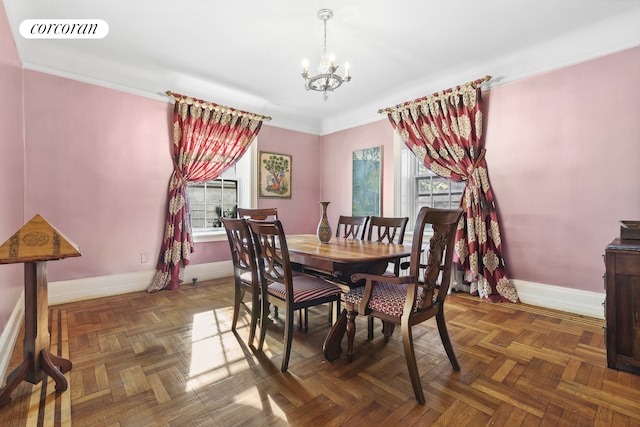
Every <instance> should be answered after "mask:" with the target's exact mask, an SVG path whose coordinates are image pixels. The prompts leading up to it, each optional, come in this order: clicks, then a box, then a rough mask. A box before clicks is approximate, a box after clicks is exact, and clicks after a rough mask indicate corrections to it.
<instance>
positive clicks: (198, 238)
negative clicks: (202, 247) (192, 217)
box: [193, 230, 227, 243]
mask: <svg viewBox="0 0 640 427" xmlns="http://www.w3.org/2000/svg"><path fill="white" fill-rule="evenodd" d="M225 240H227V232H226V231H224V230H215V231H213V230H212V231H194V232H193V243H206V242H222V241H225Z"/></svg>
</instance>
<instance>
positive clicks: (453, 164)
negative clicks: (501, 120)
mask: <svg viewBox="0 0 640 427" xmlns="http://www.w3.org/2000/svg"><path fill="white" fill-rule="evenodd" d="M488 79H489V77H486V78H484V79H479V80H476V81H474V82H469V83H466V84H464V85H461V86H457V87H456V88H452V89H448V90H445V91H442V92H439V93H434V94H433V95H431V96H427V97H423V98H418V99H416V100H413V101H409V102H406V103H404V104H401V105H397V106H395V107H390V108H386V109H384V110H381V111H380V112H386V113H387V115H388V118H389V121H390V122H391V125H392V126H393V128H394V129H395V131H396V132H398V133H399V135H400V136H401V138H402V140H403V141H404V143H405V144H406V145H407V147H409V148H410V149H411V150H412V151H413V153H414V154H415V155H416V156H417V157H418V158H419V159H420V160H421V161H422V163H423V164H424V165H425V166H426V167H427V168H429V169H430V170H431V171H433V172H434V173H436V174H438V175H440V176H442V177H446V178H449V179H452V180H454V181H466V186H465V189H464V193H463V196H462V201H461V204H462V208H463V210H464V215H463V216H462V218H461V219H460V222H459V224H458V230H457V234H456V262H458V263H460V264H461V265H462V266H463V268H464V269H465V281H466V282H469V283H470V285H471V292H472V293H473V294H475V295H480V296H481V297H482V298H485V299H488V300H491V301H511V302H518V301H519V299H518V294H517V292H516V290H515V288H514V287H513V285H512V284H511V282H510V281H509V278H508V276H507V271H506V267H505V263H504V258H503V256H502V241H501V237H500V226H499V224H498V212H497V209H496V204H495V199H494V196H493V192H492V191H491V185H490V183H489V174H488V171H487V162H486V160H485V158H484V154H485V149H484V147H483V143H484V141H483V138H482V119H483V115H482V108H481V106H482V93H481V83H482V82H483V81H485V80H488Z"/></svg>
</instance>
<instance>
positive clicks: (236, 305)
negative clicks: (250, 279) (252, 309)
mask: <svg viewBox="0 0 640 427" xmlns="http://www.w3.org/2000/svg"><path fill="white" fill-rule="evenodd" d="M242 296H243V293H242V291H241V289H240V288H239V287H238V285H237V284H236V285H235V291H234V297H233V321H232V322H231V330H232V331H235V330H236V325H237V324H238V314H239V312H240V303H241V302H242Z"/></svg>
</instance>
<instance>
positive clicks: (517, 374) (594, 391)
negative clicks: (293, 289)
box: [0, 279, 640, 427]
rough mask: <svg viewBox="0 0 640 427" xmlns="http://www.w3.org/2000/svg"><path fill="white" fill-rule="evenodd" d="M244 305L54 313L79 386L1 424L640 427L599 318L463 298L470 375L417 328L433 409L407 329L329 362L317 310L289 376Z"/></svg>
mask: <svg viewBox="0 0 640 427" xmlns="http://www.w3.org/2000/svg"><path fill="white" fill-rule="evenodd" d="M232 296H233V291H232V283H231V280H230V279H221V280H215V281H209V282H202V283H200V284H198V286H196V287H192V286H189V285H183V286H182V287H181V288H180V289H179V290H177V291H166V292H159V293H155V294H147V293H145V292H140V293H131V294H127V295H120V296H116V297H108V298H101V299H94V300H89V301H82V302H77V303H70V304H64V305H58V306H54V307H51V323H50V325H51V328H52V342H53V344H52V350H54V351H58V349H60V350H61V352H62V353H61V354H62V355H63V356H65V357H67V358H69V359H70V360H71V361H72V362H73V369H72V370H71V371H70V372H68V373H67V374H66V376H67V379H68V380H69V389H68V390H67V391H65V392H63V393H55V391H54V390H53V386H52V381H50V380H49V381H48V384H44V385H43V384H38V385H35V386H34V385H31V384H29V383H26V382H23V383H22V384H21V385H20V386H19V387H18V388H17V389H16V390H15V391H14V392H13V395H12V397H13V402H12V403H11V404H10V405H9V406H7V407H5V408H2V409H0V425H2V426H7V427H9V426H25V425H28V426H38V425H39V426H69V425H72V424H73V425H74V426H136V427H138V426H188V427H196V426H237V425H242V426H267V425H268V426H286V425H292V426H302V425H311V426H325V425H327V426H339V425H347V424H348V425H356V426H360V425H381V426H395V425H402V426H427V425H434V426H490V425H494V426H521V425H523V426H640V376H636V375H632V374H629V373H625V372H618V371H615V370H611V369H607V368H606V354H605V345H604V335H603V330H602V327H603V321H601V320H598V319H593V318H588V317H581V316H576V315H571V314H567V313H563V312H559V311H553V310H547V309H542V308H537V307H532V306H528V305H525V304H493V303H489V302H485V301H481V300H479V299H478V298H474V297H470V296H468V295H463V294H453V295H451V297H450V298H449V299H448V305H447V307H446V318H447V322H448V327H449V332H450V334H451V337H452V341H453V344H454V348H455V350H456V353H457V355H458V360H459V362H460V365H461V371H460V372H454V371H453V370H452V369H451V365H450V364H449V361H448V359H447V357H446V355H445V353H444V350H443V348H442V344H441V342H440V338H439V336H438V332H437V328H436V326H435V322H434V321H429V322H426V323H423V324H422V325H420V326H418V327H416V328H414V331H415V332H414V339H415V343H416V353H417V356H418V363H419V369H420V373H421V375H422V385H423V387H424V391H425V397H426V399H427V402H426V404H425V405H419V404H418V403H417V402H416V401H415V399H414V396H413V391H412V389H411V383H410V380H409V377H408V374H407V368H406V364H405V361H404V355H403V349H402V343H401V336H400V334H399V333H398V331H396V333H395V334H394V335H393V336H392V338H391V340H390V341H389V343H387V344H385V343H384V340H383V338H382V334H381V333H380V332H379V329H380V328H379V325H376V329H377V330H376V336H375V338H374V339H373V340H372V341H367V339H366V330H367V327H366V319H363V318H359V319H358V323H357V326H358V332H357V336H356V348H355V350H356V354H355V357H354V360H353V362H352V363H347V361H346V358H345V357H344V356H343V357H341V358H340V359H339V360H337V361H335V362H333V363H329V362H327V361H325V360H324V358H323V356H322V350H321V349H322V342H323V339H324V337H325V335H326V334H327V332H328V330H329V324H328V322H327V319H326V314H327V311H326V307H319V308H316V309H312V310H310V312H309V332H308V333H307V334H304V333H303V332H298V331H296V333H295V335H294V342H293V349H292V354H291V363H290V366H289V372H288V373H287V374H282V373H281V372H280V371H279V367H280V358H281V352H282V325H281V324H279V323H275V322H274V323H272V324H270V325H269V329H268V331H267V341H266V343H265V349H264V352H263V353H258V352H256V351H255V350H254V349H252V348H250V347H249V346H248V345H247V344H246V339H247V336H248V332H249V327H248V320H249V318H248V315H241V319H240V327H239V329H238V334H237V335H235V334H233V333H232V332H231V316H232ZM432 320H433V319H432ZM344 345H346V342H345V343H344V344H343V346H344ZM58 346H59V347H58ZM21 347H22V345H21V340H20V342H19V343H18V345H16V349H15V351H14V357H13V358H12V365H11V367H10V369H9V370H8V372H11V371H12V370H13V367H15V366H17V364H18V363H19V362H20V361H21V359H22V348H21ZM5 381H6V379H5ZM4 383H5V382H4V381H3V384H4ZM43 388H44V390H45V391H44V392H43V391H42V389H43ZM40 402H42V405H40Z"/></svg>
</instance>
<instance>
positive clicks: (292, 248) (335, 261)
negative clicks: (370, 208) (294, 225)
mask: <svg viewBox="0 0 640 427" xmlns="http://www.w3.org/2000/svg"><path fill="white" fill-rule="evenodd" d="M287 248H288V251H289V259H290V261H291V263H292V264H293V265H294V266H295V267H297V269H299V270H301V271H307V272H313V273H317V274H320V275H323V276H325V277H326V278H327V279H328V280H332V281H334V282H336V283H338V284H339V285H340V286H341V287H343V288H345V287H347V288H350V287H354V286H361V285H362V283H352V282H351V275H352V274H355V273H371V274H382V273H384V272H385V271H386V269H387V266H388V265H389V263H390V262H394V261H396V260H398V259H400V258H405V257H408V256H410V255H411V245H405V244H398V243H385V242H376V241H370V240H359V239H346V238H342V237H332V238H331V240H329V241H328V242H327V243H321V242H320V241H319V240H318V237H317V236H316V235H315V234H294V235H287ZM346 328H347V313H346V310H343V311H342V312H341V313H340V316H339V317H338V319H337V320H336V321H335V322H334V324H333V325H332V327H331V330H330V331H329V334H327V337H326V338H325V341H324V345H323V353H324V356H325V358H326V359H327V360H329V361H334V360H336V359H337V358H338V357H340V354H341V353H342V339H343V337H344V335H345V333H346Z"/></svg>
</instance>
